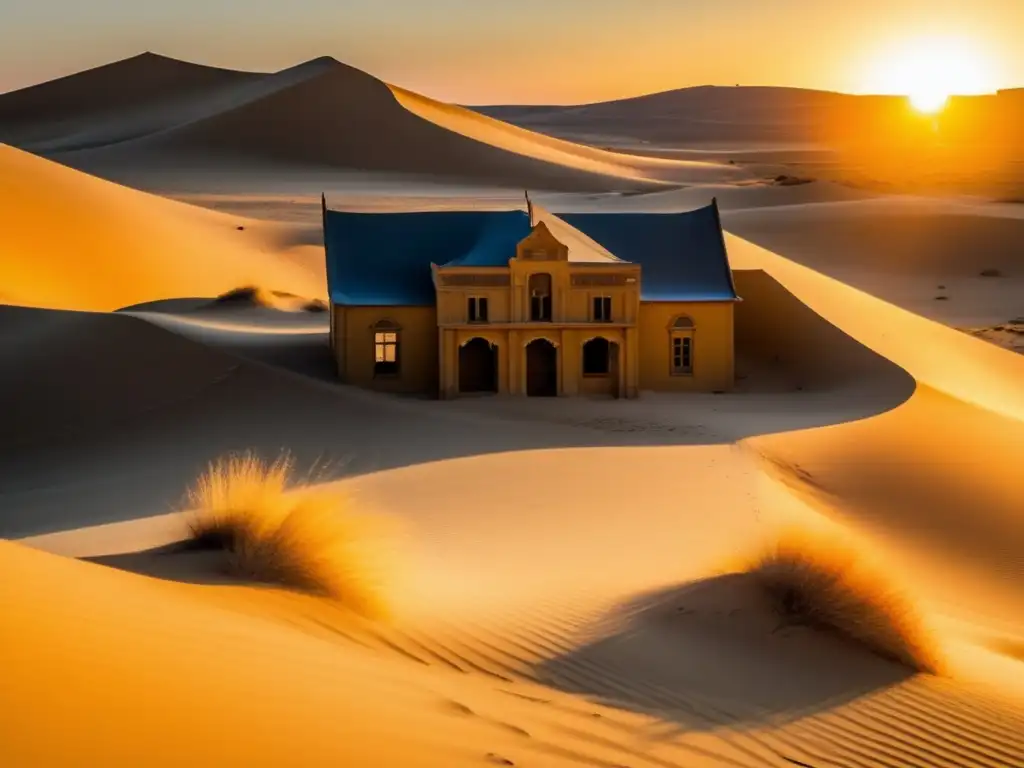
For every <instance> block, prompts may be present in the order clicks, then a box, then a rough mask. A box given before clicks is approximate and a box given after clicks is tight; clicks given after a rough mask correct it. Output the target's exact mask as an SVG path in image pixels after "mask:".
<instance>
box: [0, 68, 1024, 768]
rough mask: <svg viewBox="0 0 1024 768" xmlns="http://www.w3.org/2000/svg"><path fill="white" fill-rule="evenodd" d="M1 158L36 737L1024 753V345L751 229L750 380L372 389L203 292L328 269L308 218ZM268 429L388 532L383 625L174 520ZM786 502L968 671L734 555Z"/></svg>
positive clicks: (10, 726)
mask: <svg viewBox="0 0 1024 768" xmlns="http://www.w3.org/2000/svg"><path fill="white" fill-rule="evenodd" d="M215 79H216V78H215ZM228 80H231V82H229V83H228V86H230V87H231V88H234V87H235V84H234V82H233V80H232V79H231V78H228ZM253 82H256V81H253ZM204 83H205V81H204ZM221 86H222V83H221V82H220V81H219V79H217V82H215V83H214V84H213V86H212V87H215V88H217V89H219V88H221ZM198 87H201V88H206V87H207V86H206V85H205V84H201V86H198ZM182 93H183V94H184V96H183V98H184V97H188V98H189V99H191V98H192V95H191V94H192V92H191V91H188V89H185V90H184V91H183V92H182ZM0 104H2V99H0ZM420 106H421V107H422V108H423V109H424V110H428V108H429V109H433V108H434V107H430V106H429V105H427V106H426V107H423V106H422V105H420ZM114 107H117V108H120V106H119V105H114ZM114 107H111V109H113V108H114ZM219 119H220V118H217V120H219ZM437 119H438V122H443V121H444V120H447V119H449V117H448V116H444V117H438V118H437ZM452 119H454V118H452ZM175 130H176V129H175ZM175 130H172V131H170V133H174V132H175ZM474 130H475V129H474ZM506 135H507V136H508V137H512V138H508V139H507V140H508V141H512V140H513V139H515V140H516V141H518V140H519V138H520V137H519V136H518V134H516V133H515V132H512V133H508V134H506ZM503 140H505V139H503ZM496 141H497V140H496ZM118 143H120V142H118ZM559 151H561V150H559ZM566 151H568V150H566ZM576 151H577V150H573V152H576ZM168 152H169V150H168ZM584 155H586V152H583V153H582V154H581V155H580V156H584ZM168 156H170V154H168ZM0 162H3V163H4V164H5V165H4V169H5V170H10V171H11V172H10V173H6V172H5V173H4V174H3V175H2V176H0V179H3V184H4V186H0V191H2V193H3V194H2V197H0V210H13V211H15V212H16V214H17V215H16V216H15V217H13V219H12V222H13V226H11V227H8V226H6V225H5V227H4V228H3V229H0V254H2V262H0V263H2V265H3V267H2V268H3V281H4V287H3V288H0V290H3V291H5V292H8V293H9V294H10V295H9V296H8V295H5V296H3V297H0V298H2V299H3V300H5V301H6V302H7V303H8V304H21V305H24V306H0V357H2V359H3V360H4V370H5V371H6V373H5V375H4V376H3V377H0V398H2V399H3V402H4V403H13V404H16V405H15V407H11V408H8V410H7V415H6V418H5V422H4V426H5V429H4V438H5V439H4V441H3V443H2V444H0V496H2V499H3V504H2V505H0V535H3V536H6V537H8V538H12V539H20V541H12V542H2V543H0V617H2V618H0V622H3V628H2V631H0V650H2V652H3V653H2V655H3V657H4V658H5V659H8V660H9V665H8V666H9V670H8V673H7V676H6V678H5V684H4V686H2V687H0V701H2V702H3V703H4V705H5V706H4V711H5V713H6V715H5V717H4V718H2V719H0V752H2V754H3V755H4V758H5V760H6V761H7V762H8V763H10V764H11V765H83V766H85V765H96V764H104V765H125V764H141V763H144V764H147V765H180V764H182V763H184V762H191V763H195V762H197V761H198V762H202V763H210V764H233V763H243V764H246V765H268V766H270V765H282V764H296V765H330V764H346V765H411V766H452V765H458V766H461V765H467V766H471V765H481V766H486V765H517V766H529V765H540V766H562V765H566V766H568V765H592V766H603V767H605V768H608V767H609V766H659V767H661V768H665V767H666V766H700V765H730V766H750V767H751V768H760V767H761V766H772V765H777V766H787V765H788V766H792V765H804V766H815V767H816V768H817V767H819V766H875V765H887V766H904V765H933V766H961V765H964V766H966V765H979V766H1013V765H1024V737H1022V736H1021V733H1022V732H1024V699H1022V698H1021V697H1020V691H1021V690H1024V661H1022V657H1024V654H1022V653H1021V652H1020V649H1021V648H1024V634H1022V632H1021V626H1024V600H1022V599H1021V597H1020V595H1021V586H1022V585H1021V581H1020V579H1021V576H1022V574H1021V573H1020V563H1021V562H1024V539H1022V538H1021V536H1020V535H1019V532H1018V529H1019V525H1018V524H1017V523H1018V522H1019V520H1018V518H1019V515H1020V508H1021V505H1020V500H1021V491H1020V481H1019V478H1018V477H1017V474H1018V473H1017V472H1016V467H1017V466H1018V465H1019V461H1018V460H1017V457H1018V456H1019V452H1020V448H1021V446H1022V445H1024V388H1022V387H1021V382H1022V381H1024V358H1022V357H1020V356H1017V355H1014V354H1012V353H1011V352H1008V351H1006V350H1003V349H999V348H998V347H996V346H995V345H992V344H987V343H985V342H983V341H981V340H979V339H976V338H973V337H971V336H969V335H967V334H964V333H961V332H959V331H956V330H953V329H951V328H948V327H945V326H943V325H940V324H939V323H937V322H934V321H933V320H929V319H925V318H923V317H920V316H918V315H915V314H911V313H910V312H908V311H906V310H905V309H901V308H899V307H897V306H894V305H893V304H891V303H888V302H887V301H885V300H883V299H882V298H878V297H876V296H872V295H870V294H869V293H865V292H863V291H861V290H858V289H857V288H856V287H852V286H850V285H847V284H846V283H844V282H840V281H839V280H837V279H835V278H834V277H832V276H828V275H825V274H822V273H821V272H818V271H814V270H813V269H811V268H809V267H808V266H805V265H802V264H799V263H797V262H796V261H794V260H790V259H788V258H784V257H782V256H780V255H778V254H776V253H772V252H770V251H767V250H765V249H764V248H761V247H759V246H757V245H754V244H752V243H750V242H747V241H745V240H742V239H740V238H739V237H737V236H734V235H730V236H729V237H728V247H729V252H730V255H731V258H732V261H733V266H734V268H735V269H736V270H737V273H736V280H737V286H738V289H739V292H740V293H741V295H743V296H744V298H745V301H744V302H743V303H742V304H740V305H739V307H738V311H737V337H736V343H737V355H738V369H739V372H740V374H741V379H740V380H739V382H738V388H737V392H735V393H733V394H728V395H710V394H709V395H695V396H688V397H673V396H667V395H653V394H645V396H644V397H643V398H641V399H640V400H637V401H621V402H620V401H616V402H611V401H588V400H559V401H553V402H533V401H525V400H523V401H520V400H503V399H473V400H465V401H453V402H443V403H442V402H429V401H418V400H404V399H397V398H390V397H385V396H378V395H375V394H373V393H368V392H362V391H357V390H353V389H351V388H348V387H344V386H341V385H338V384H336V383H335V382H334V377H333V372H332V368H331V361H330V358H329V355H328V353H327V350H326V349H325V346H324V343H325V340H326V335H327V329H326V327H325V326H326V319H325V318H324V317H323V315H317V314H313V313H302V312H283V311H280V310H277V309H274V308H270V307H263V306H251V305H245V304H244V303H243V304H242V305H238V304H234V305H232V304H230V303H228V304H224V303H222V304H217V303H215V302H211V301H210V299H211V298H212V297H215V296H217V295H219V294H221V293H223V292H225V291H227V290H230V289H232V288H237V287H240V286H245V285H250V284H254V285H258V286H261V287H263V288H265V289H266V290H271V291H272V290H286V291H291V292H294V293H297V294H299V295H301V296H310V297H313V296H318V295H322V272H321V271H320V270H321V266H320V264H318V263H316V258H317V257H319V254H317V253H316V250H315V247H313V246H311V245H310V242H309V239H308V238H306V237H305V234H308V233H303V232H298V231H296V229H295V228H294V227H285V226H283V225H268V224H265V223H256V222H252V221H249V220H246V219H240V218H238V217H236V216H234V215H227V214H220V213H212V212H209V211H202V210H200V209H195V208H192V207H190V206H186V205H183V204H181V203H174V202H170V201H167V200H164V199H160V198H155V197H152V196H150V195H146V194H143V193H140V192H136V191H134V190H130V189H126V188H123V187H119V186H116V185H113V184H110V183H107V182H101V181H99V180H97V179H94V178H90V177H87V176H85V175H83V174H81V173H78V172H76V171H72V170H70V169H68V168H63V167H60V166H57V165H54V164H52V163H50V162H48V161H45V160H42V159H39V158H37V157H33V156H29V155H26V154H24V153H22V152H19V151H17V150H14V149H11V148H7V147H0ZM481 162H483V161H481ZM545 162H548V161H545ZM679 194H681V195H685V194H695V193H693V192H692V191H687V190H684V191H682V192H681V193H679ZM652 197H656V196H652ZM633 202H634V203H635V202H636V201H633ZM594 204H595V205H598V206H600V205H610V204H612V203H609V201H607V200H595V201H594ZM551 207H553V208H554V209H555V210H557V209H558V208H557V206H554V205H552V206H551ZM795 210H796V209H794V211H795ZM736 215H737V216H740V217H741V218H742V216H743V215H747V214H742V212H738V213H737V214H736ZM781 215H783V216H787V215H798V214H797V213H795V212H787V213H782V214H781ZM748 216H749V217H751V218H753V217H754V215H753V214H749V215H748ZM68 217H71V218H70V219H69V218H68ZM727 218H728V217H727ZM54 219H57V220H60V221H62V222H66V223H67V226H65V227H62V228H59V229H57V228H53V227H51V226H50V224H49V222H51V221H52V220H54ZM237 226H244V227H245V229H243V230H241V231H239V230H238V229H237V228H236V227H237ZM12 232H13V233H14V236H13V237H12V236H11V233H12ZM83 233H84V235H85V236H83ZM296 243H303V246H302V250H300V251H298V252H296V251H295V250H294V246H295V245H296ZM83 248H87V249H88V250H86V251H85V252H84V253H83ZM808 254H812V252H811V251H810V250H809V251H808ZM319 258H322V257H319ZM811 258H812V256H811V255H808V256H807V257H806V259H807V260H810V259H811ZM306 259H308V261H306ZM880 261H882V259H880ZM942 263H943V264H946V266H944V267H943V268H949V269H954V268H956V265H955V261H954V260H953V259H952V258H950V259H949V261H948V262H942ZM818 266H820V268H821V270H822V272H827V271H828V270H827V269H826V268H825V266H821V265H818ZM1000 266H1001V268H1005V269H1006V270H1007V271H1010V270H1012V269H1014V268H1015V267H1014V263H1013V262H1012V261H1011V260H1008V261H1006V262H1003V263H1001V264H1000ZM906 269H907V271H909V272H913V270H911V269H910V268H909V267H907V268H906ZM99 278H102V279H99ZM28 305H32V306H28ZM112 309H122V310H123V311H120V312H116V313H109V312H107V311H106V310H112ZM245 450H252V451H255V452H257V453H259V454H261V455H263V456H264V457H266V458H268V459H274V458H276V457H277V456H278V455H280V453H281V451H282V450H288V451H290V452H291V454H292V455H293V456H294V458H295V461H296V467H297V470H298V471H299V472H300V473H301V474H303V475H304V476H306V477H308V480H309V482H310V483H312V484H314V485H318V486H324V487H326V488H330V487H333V486H337V489H338V490H341V491H343V492H345V493H346V494H347V495H348V496H349V498H351V499H352V502H353V504H354V505H355V506H356V507H357V508H358V509H359V510H360V511H361V512H366V513H369V514H376V513H380V514H383V515H386V516H387V518H388V519H391V520H395V521H397V522H398V523H399V526H398V528H397V530H396V531H395V533H394V536H393V538H391V539H389V540H388V541H386V542H382V544H381V545H382V546H384V547H386V548H388V550H389V555H391V556H392V557H391V561H392V562H393V564H394V565H393V572H392V573H391V574H390V576H391V577H392V578H391V579H390V580H389V587H388V593H387V595H386V597H387V599H388V603H389V605H390V606H391V618H390V619H389V620H388V621H371V620H368V619H365V618H361V617H359V616H356V615H354V614H350V613H348V612H346V611H345V610H343V609H342V608H341V607H339V606H338V605H337V604H335V603H334V602H332V601H331V600H327V599H324V598H319V597H315V596H311V595H306V594H300V593H298V592H294V591H290V590H286V589H277V588H268V587H266V586H257V585H254V584H252V583H248V582H245V581H242V580H238V579H233V578H229V577H227V576H225V575H224V574H223V573H221V572H220V571H218V570H216V568H215V567H213V565H212V563H211V561H210V559H209V558H208V557H207V554H208V553H189V552H182V551H179V550H175V549H174V548H173V547H171V548H167V547H168V545H173V544H174V543H175V542H178V541H181V540H182V539H184V538H186V536H187V530H186V527H185V523H186V519H185V518H184V517H183V516H182V515H180V514H178V513H176V512H175V511H174V510H176V509H180V508H181V506H182V505H183V504H184V501H183V498H184V497H183V494H184V492H185V490H186V488H187V487H188V486H189V485H190V484H191V483H192V482H193V481H194V480H195V478H196V477H197V475H198V474H199V473H200V472H201V471H202V470H203V468H204V467H205V466H206V464H207V462H209V461H211V460H213V459H216V458H217V457H219V456H221V455H223V454H225V453H227V452H231V451H245ZM794 524H796V525H799V526H806V527H808V528H817V527H823V528H826V529H828V530H829V531H830V532H832V533H834V534H838V535H840V536H845V537H847V538H851V539H854V540H857V541H859V540H861V539H863V540H864V541H865V542H866V543H865V546H867V547H870V548H871V550H872V552H871V554H873V555H877V556H878V557H879V558H880V559H881V560H882V561H883V562H885V563H887V564H888V566H887V567H888V568H889V570H887V571H885V572H884V573H885V574H888V575H889V576H890V577H891V578H892V579H893V581H894V583H896V584H898V585H900V586H905V587H906V588H907V589H908V591H909V593H910V594H913V595H916V596H917V597H918V599H919V602H918V604H917V605H918V607H919V608H920V610H921V611H922V613H923V614H924V615H925V616H926V618H927V619H928V622H929V624H930V625H931V626H934V627H935V631H936V642H937V644H938V645H939V646H940V649H939V650H941V652H942V655H943V657H944V658H946V659H947V660H948V666H949V674H948V676H946V677H935V676H928V675H913V674H911V672H910V671H909V670H908V669H906V668H905V667H902V666H900V665H898V664H895V663H893V662H890V661H886V660H884V659H882V658H879V657H877V656H874V655H872V654H870V653H868V652H866V651H865V650H864V649H862V648H859V647H857V646H856V645H853V644H850V643H848V642H844V641H843V640H841V639H839V638H837V637H834V636H832V635H830V634H828V633H824V632H821V631H819V630H815V629H811V628H807V627H800V626H780V624H779V621H778V616H777V615H775V614H774V613H772V611H771V610H770V608H769V605H768V604H767V603H766V601H765V600H764V597H763V595H762V594H761V593H760V592H759V591H758V590H757V589H755V588H754V584H753V582H752V581H751V580H749V579H744V578H742V577H723V576H721V575H720V574H721V573H722V567H723V564H727V563H728V562H729V561H730V560H731V559H733V558H735V557H737V556H742V555H744V554H745V553H747V552H749V551H751V549H752V548H756V547H758V546H760V545H762V544H764V543H766V542H770V541H771V540H772V537H773V536H774V535H775V531H777V530H778V529H780V528H781V527H783V526H790V525H794Z"/></svg>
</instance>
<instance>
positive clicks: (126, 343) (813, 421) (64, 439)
mask: <svg viewBox="0 0 1024 768" xmlns="http://www.w3.org/2000/svg"><path fill="white" fill-rule="evenodd" d="M761 274H763V273H761ZM765 278H766V276H765V277H758V278H756V279H755V280H753V281H751V280H748V279H747V278H746V277H744V275H743V273H740V274H739V275H738V283H739V285H740V287H741V290H742V291H746V292H748V293H751V294H752V295H754V292H755V291H756V290H760V291H762V292H763V293H765V294H766V296H765V298H764V299H763V301H764V302H765V303H764V305H763V309H764V312H765V313H769V314H773V316H774V317H773V320H772V323H773V324H774V325H773V327H774V328H775V329H776V331H777V333H778V335H779V338H778V340H777V341H775V342H772V343H771V344H770V343H769V340H766V338H765V337H764V333H763V332H762V331H760V330H757V329H756V328H753V329H752V326H757V325H759V324H760V323H761V322H762V318H761V317H760V316H759V314H758V313H756V312H753V311H752V310H747V309H743V310H741V311H740V312H738V314H737V347H738V352H739V354H740V356H743V355H746V353H747V352H748V351H749V352H751V353H752V354H751V355H749V357H750V359H755V360H758V361H765V360H767V364H768V365H774V366H776V367H780V366H781V368H782V370H784V371H786V372H789V373H791V374H792V375H793V376H795V377H796V378H798V379H800V380H801V381H802V382H803V385H804V389H803V391H796V390H795V389H793V388H792V387H789V388H788V389H786V391H779V390H777V389H776V390H774V391H772V390H769V391H758V390H757V387H756V378H757V375H760V374H757V373H754V374H752V375H751V376H748V378H747V379H745V380H743V381H742V382H741V383H740V386H741V389H746V390H748V391H741V392H737V393H733V394H728V395H710V394H707V395H702V394H695V395H692V396H687V397H679V398H676V399H674V400H672V401H671V402H670V403H668V407H666V403H665V401H663V400H662V401H659V400H658V398H653V399H650V400H645V398H641V399H640V400H637V401H614V402H613V401H609V402H607V403H606V404H603V405H601V406H600V408H601V413H600V416H601V418H594V411H595V407H596V405H595V404H594V403H588V402H584V401H579V402H572V400H573V399H571V398H570V399H559V400H558V401H557V402H554V403H535V402H532V401H523V402H520V401H518V400H516V401H515V402H514V403H512V404H511V406H510V403H511V402H512V401H510V400H507V399H505V400H502V399H499V400H496V401H493V403H494V405H493V407H492V405H491V401H486V400H481V401H475V402H473V403H471V404H468V405H467V404H466V403H458V402H446V403H443V402H421V401H415V400H409V399H405V398H396V397H389V396H384V395H380V394H377V393H369V392H364V391H361V390H356V389H354V388H351V387H347V386H344V385H341V384H338V383H337V382H336V381H335V378H334V376H333V364H332V361H331V359H330V355H329V353H328V351H327V349H326V346H325V338H324V337H323V335H322V334H300V335H297V336H294V337H291V338H289V337H288V336H287V335H281V334H278V335H276V336H275V335H273V334H268V335H266V336H265V337H263V336H261V335H260V334H258V333H250V332H246V333H241V334H218V335H216V337H206V338H202V339H201V340H200V341H198V342H197V340H196V339H195V338H186V337H185V336H184V335H182V333H178V332H170V331H168V330H166V329H164V328H159V327H157V326H156V325H154V324H153V323H151V322H147V321H145V320H142V319H140V318H136V317H129V316H124V315H117V314H111V315H104V314H96V313H78V312H65V311H55V310H40V309H27V308H19V307H2V308H0V352H2V353H3V355H4V359H5V365H6V370H7V371H8V372H10V373H9V375H7V376H5V377H4V380H3V382H2V386H0V390H2V391H0V395H2V396H3V399H4V402H5V403H10V404H13V405H14V407H12V408H10V410H9V411H8V413H7V417H6V424H5V435H4V441H3V444H2V445H0V494H2V495H3V496H4V501H5V504H4V512H3V513H2V514H0V534H2V535H5V536H24V535H31V534H35V533H46V532H52V531H56V530H63V529H66V528H74V527H80V526H83V525H93V524H100V523H105V522H114V521H120V520H127V519H132V518H139V517H145V516H149V515H154V514H160V513H163V512H166V511H168V510H169V509H170V508H172V506H173V505H174V504H176V503H177V502H178V501H179V500H180V496H181V493H182V489H184V488H185V487H186V486H187V485H188V484H189V483H190V482H191V481H192V480H193V479H194V477H195V476H196V475H197V474H198V472H199V471H201V470H202V469H203V468H204V466H205V465H206V464H207V462H209V461H211V460H212V459H214V458H216V457H218V456H220V455H222V454H224V453H226V452H230V451H245V450H254V451H256V452H258V453H260V454H263V455H265V456H269V457H273V456H277V455H278V454H280V453H281V452H282V451H283V450H287V451H290V452H291V453H292V454H293V456H294V458H295V460H296V465H297V469H298V471H299V473H300V474H302V473H307V472H311V471H313V470H317V471H318V472H319V473H320V475H319V479H333V478H337V477H342V476H352V475H359V474H365V473H368V472H376V471H380V470H387V469H394V468H400V467H406V466H410V465H413V464H421V463H424V462H436V461H442V460H446V459H456V458H463V457H471V456H478V455H482V454H493V453H503V452H510V451H529V450H544V449H557V448H599V447H608V446H681V445H701V444H709V443H718V444H730V443H733V442H735V441H738V440H741V439H743V438H745V437H748V436H751V435H756V434H762V433H764V432H779V431H788V430H793V429H802V428H808V427H813V426H821V425H824V424H834V423H837V422H842V421H849V420H853V419H860V418H864V417H867V416H871V415H874V414H877V413H880V412H883V411H886V410H888V409H890V408H893V407H895V406H897V405H899V404H900V403H902V402H903V401H904V400H906V398H907V397H909V395H910V393H911V392H912V391H913V380H912V379H910V378H909V377H908V376H906V374H904V373H903V372H902V371H900V370H899V369H898V368H896V367H895V366H893V365H892V364H890V363H888V362H887V361H885V360H884V359H882V358H880V357H878V356H877V355H874V354H873V353H871V352H869V351H867V350H864V349H863V348H862V347H860V346H859V345H858V344H856V342H854V341H853V340H851V339H849V337H847V336H845V335H844V334H842V333H841V332H840V331H838V330H837V329H835V328H833V327H832V326H830V325H829V324H828V323H826V322H825V321H824V320H822V319H821V318H820V317H818V316H817V315H816V314H814V313H813V312H811V311H810V310H808V309H807V308H806V307H804V305H802V304H801V303H800V302H799V301H798V300H796V299H795V298H794V297H792V296H791V295H790V294H788V293H786V292H785V291H782V290H781V289H778V288H772V287H771V286H772V283H774V281H772V280H771V279H770V278H767V280H766V279H765ZM765 286H768V287H767V288H765ZM772 291H774V293H771V292H772ZM758 300H761V299H760V297H758ZM794 303H795V305H796V306H793V304H794ZM751 304H752V305H754V304H756V302H751ZM801 308H802V309H801ZM808 324H810V325H811V326H812V328H811V329H810V330H807V329H806V328H805V326H807V325H808ZM283 338H287V339H288V342H287V343H284V344H282V343H281V340H282V339H283ZM773 344H774V346H773ZM783 348H784V349H783ZM774 350H780V351H782V352H783V353H782V354H779V353H777V352H775V351H774ZM800 350H802V353H801V352H800ZM800 354H802V355H803V357H800ZM851 359H854V360H856V361H858V362H857V363H856V364H855V365H853V364H849V363H848V362H845V363H844V361H849V360H851ZM811 360H817V361H819V363H820V364H822V365H826V366H830V370H832V371H838V372H840V374H842V375H840V374H834V375H833V376H832V377H831V378H818V379H815V378H813V377H810V376H807V375H805V374H806V372H807V371H811V370H813V366H812V365H811V364H810V362H808V361H811ZM759 364H760V363H759ZM844 365H845V366H846V367H845V368H844ZM844 376H845V378H844ZM605 409H606V410H607V414H605V413H604V410H605ZM666 414H669V415H670V417H671V420H672V421H671V423H668V424H666V423H663V421H662V420H663V418H664V417H665V415H666ZM712 414H714V415H713V416H712ZM605 416H607V418H605ZM325 468H326V469H325Z"/></svg>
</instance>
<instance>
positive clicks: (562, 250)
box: [516, 221, 569, 261]
mask: <svg viewBox="0 0 1024 768" xmlns="http://www.w3.org/2000/svg"><path fill="white" fill-rule="evenodd" d="M516 259H517V260H519V261H568V260H569V246H567V245H563V244H562V243H561V242H559V241H558V240H557V239H556V238H555V236H554V235H553V234H551V230H550V229H548V227H547V225H546V224H545V223H544V222H543V221H539V222H537V223H536V224H535V225H534V227H533V231H532V232H530V234H529V235H527V236H526V237H524V238H523V239H522V240H520V241H519V245H517V246H516Z"/></svg>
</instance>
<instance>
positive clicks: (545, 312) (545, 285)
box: [530, 272, 551, 323]
mask: <svg viewBox="0 0 1024 768" xmlns="http://www.w3.org/2000/svg"><path fill="white" fill-rule="evenodd" d="M530 320H531V321H533V322H535V323H536V322H551V275H548V274H545V273H543V272H542V273H538V274H535V275H530Z"/></svg>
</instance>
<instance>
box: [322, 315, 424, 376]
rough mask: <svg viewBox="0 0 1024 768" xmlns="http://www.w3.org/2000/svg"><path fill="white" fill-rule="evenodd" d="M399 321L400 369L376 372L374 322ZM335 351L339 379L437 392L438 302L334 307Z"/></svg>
mask: <svg viewBox="0 0 1024 768" xmlns="http://www.w3.org/2000/svg"><path fill="white" fill-rule="evenodd" d="M382 320H385V321H391V322H394V323H397V324H398V325H399V326H400V328H401V330H400V331H399V341H398V343H399V348H398V360H399V372H398V374H397V375H394V376H374V371H373V368H374V347H373V337H374V333H375V330H374V326H375V325H376V324H377V323H378V322H380V321H382ZM334 354H335V358H336V360H337V361H338V374H339V376H340V377H341V380H342V381H344V382H346V383H348V384H354V385H356V386H360V387H366V388H367V389H376V390H380V391H382V392H399V393H409V394H427V395H436V394H437V383H438V368H437V366H438V333H437V311H436V310H435V308H434V307H335V310H334Z"/></svg>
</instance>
